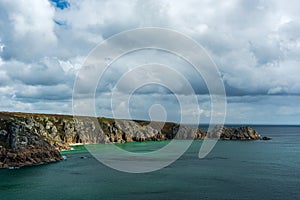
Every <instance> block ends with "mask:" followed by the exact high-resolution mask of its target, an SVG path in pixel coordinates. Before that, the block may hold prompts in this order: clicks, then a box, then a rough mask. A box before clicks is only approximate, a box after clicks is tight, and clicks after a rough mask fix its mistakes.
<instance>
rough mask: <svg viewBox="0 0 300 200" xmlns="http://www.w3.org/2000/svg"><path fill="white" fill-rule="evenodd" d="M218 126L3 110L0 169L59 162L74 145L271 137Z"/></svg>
mask: <svg viewBox="0 0 300 200" xmlns="http://www.w3.org/2000/svg"><path fill="white" fill-rule="evenodd" d="M216 128H217V129H218V130H217V131H214V133H210V132H206V131H203V130H200V129H198V128H195V127H190V126H186V125H180V124H177V123H172V122H167V123H163V122H149V121H133V120H120V119H109V118H94V117H75V118H74V117H73V116H70V115H53V114H34V113H13V112H0V168H13V167H20V166H27V165H38V164H42V163H49V162H56V161H59V160H62V159H63V157H62V155H61V154H60V152H59V150H68V149H70V146H71V145H72V144H97V143H114V142H116V143H124V142H143V141H162V140H171V139H197V140H201V139H205V138H212V139H220V140H260V139H262V140H268V139H270V138H267V137H261V136H260V134H259V133H258V132H257V131H255V130H254V129H253V128H251V127H249V126H244V127H238V128H227V127H222V126H218V127H216ZM179 129H180V134H179V135H178V134H177V132H178V130H179ZM176 134H177V135H176Z"/></svg>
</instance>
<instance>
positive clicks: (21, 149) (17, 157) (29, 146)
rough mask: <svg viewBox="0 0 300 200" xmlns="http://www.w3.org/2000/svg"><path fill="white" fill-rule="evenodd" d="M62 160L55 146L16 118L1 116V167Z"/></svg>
mask: <svg viewBox="0 0 300 200" xmlns="http://www.w3.org/2000/svg"><path fill="white" fill-rule="evenodd" d="M58 160H62V156H61V154H60V153H59V151H58V150H57V149H55V147H53V146H52V145H50V143H49V142H47V141H46V140H44V139H43V138H42V137H41V136H40V135H39V134H38V133H35V132H34V131H33V130H32V129H31V128H30V127H29V126H28V125H27V124H25V123H22V122H21V121H19V120H17V119H15V118H0V168H7V167H20V166H24V165H37V164H42V163H49V162H55V161H58Z"/></svg>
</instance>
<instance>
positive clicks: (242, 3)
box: [0, 0, 300, 124]
mask: <svg viewBox="0 0 300 200" xmlns="http://www.w3.org/2000/svg"><path fill="white" fill-rule="evenodd" d="M299 8H300V2H299V1H297V0H290V1H288V3H287V2H286V1H282V0H270V1H265V0H252V1H248V0H228V1H217V0H200V1H199V0H187V1H181V0H165V1H161V0H147V1H143V0H128V1H127V0H124V1H118V0H81V1H77V0H39V1H36V0H26V1H25V0H20V1H11V0H0V102H1V103H0V111H18V112H37V113H64V114H72V93H73V87H74V81H75V80H76V75H77V74H78V71H79V70H80V69H81V67H82V65H83V63H84V62H85V59H86V57H87V56H88V55H89V53H90V52H91V50H93V49H94V48H95V47H96V45H98V44H99V43H101V42H102V41H104V40H106V39H108V38H110V37H111V36H113V35H115V34H118V33H120V32H122V31H127V30H130V29H135V28H144V27H161V28H168V29H172V30H175V31H178V32H180V33H182V34H184V35H186V36H188V37H190V38H192V39H194V40H195V41H196V42H198V43H199V44H200V45H202V47H203V48H204V49H205V50H206V52H207V53H208V54H209V56H210V57H211V58H212V60H213V61H214V62H215V64H216V66H217V67H218V69H219V72H220V75H221V77H222V80H223V83H224V86H225V90H226V100H227V109H226V110H227V111H226V123H237V124H299V122H300V104H299V102H300V79H299V75H300V56H299V55H300V14H299ZM174 42H175V43H176V41H174ZM154 61H155V62H156V63H162V64H164V65H169V66H173V67H174V68H177V69H180V70H181V73H182V74H183V75H184V76H185V77H186V78H187V80H189V82H190V84H191V85H192V88H193V89H194V91H195V94H196V96H197V100H198V103H199V108H200V109H198V110H197V109H193V108H187V109H185V110H184V111H181V110H180V107H179V104H178V99H176V96H175V95H174V93H173V92H172V91H170V90H169V89H168V88H166V87H162V86H161V85H155V84H153V85H149V86H145V87H140V88H137V90H136V92H135V94H134V95H132V96H131V98H130V100H129V105H130V107H129V108H130V111H129V112H130V114H131V117H132V118H135V119H149V117H150V115H151V117H153V119H161V117H162V116H161V114H160V113H159V112H158V114H157V113H156V114H155V109H161V108H160V107H159V105H160V106H163V107H164V109H165V111H166V113H164V114H166V119H167V120H168V121H180V116H181V115H182V114H183V113H182V112H184V113H185V115H186V116H188V117H189V118H190V119H191V120H192V118H193V117H195V116H197V113H198V114H199V113H200V118H201V119H200V122H201V123H207V122H209V119H210V117H211V112H210V110H211V102H210V96H209V94H208V92H207V88H206V86H205V82H203V80H202V78H201V76H198V75H195V73H194V72H193V70H192V67H191V66H190V65H189V63H186V62H185V61H184V60H182V59H180V58H178V57H176V56H175V57H174V55H171V54H170V53H167V52H162V51H157V50H141V51H139V52H138V53H132V54H129V55H126V56H124V57H122V58H120V59H118V60H116V62H114V63H113V64H112V65H111V68H110V69H109V70H108V71H107V72H106V76H105V78H104V79H103V80H101V82H100V83H99V86H98V88H97V92H96V95H95V98H96V101H95V102H96V105H95V106H96V110H97V115H99V116H105V117H115V116H114V115H113V113H112V105H111V92H112V90H114V89H115V90H117V91H118V93H117V94H118V95H117V96H116V97H115V99H114V102H115V103H114V105H113V106H115V108H116V109H117V110H118V111H119V113H121V114H120V115H119V116H117V117H119V118H122V117H124V116H125V115H124V116H123V115H122V111H123V110H124V112H126V111H127V110H126V109H127V108H124V107H122V105H123V104H122V102H123V101H124V98H125V95H124V93H126V91H127V90H128V88H130V87H136V86H137V85H135V83H138V82H139V81H140V80H142V79H145V77H146V75H145V74H147V78H153V79H154V80H155V78H156V79H158V77H161V76H158V74H157V72H155V71H151V73H143V72H140V73H139V74H134V73H132V74H131V75H130V76H129V77H127V79H128V80H127V81H125V82H124V84H122V85H118V86H117V87H115V84H116V83H117V81H118V79H120V77H121V76H122V74H124V73H126V70H130V69H132V68H131V67H134V66H136V65H142V64H147V63H148V64H149V63H151V62H154ZM144 72H145V71H144ZM159 73H165V74H166V75H165V76H164V77H163V78H164V79H165V80H166V81H167V82H168V83H170V84H172V85H175V86H174V87H175V88H176V91H175V93H176V94H178V95H181V96H182V99H183V100H182V101H183V103H185V104H187V105H188V104H189V101H190V95H191V94H186V93H185V91H186V88H184V87H183V86H182V84H179V83H178V82H179V81H178V80H176V79H174V77H172V76H170V75H168V72H165V71H164V70H163V69H162V70H161V71H160V72H159ZM122 94H123V96H122ZM153 106H154V107H153ZM151 108H152V109H151ZM122 109H123V110H122ZM149 111H150V114H149ZM151 112H153V113H152V114H151Z"/></svg>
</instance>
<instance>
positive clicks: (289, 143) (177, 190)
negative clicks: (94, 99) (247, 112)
mask: <svg viewBox="0 0 300 200" xmlns="http://www.w3.org/2000/svg"><path fill="white" fill-rule="evenodd" d="M254 128H255V129H256V130H258V131H259V132H260V133H261V134H262V135H264V136H269V137H272V140H270V141H219V142H218V143H217V144H216V146H215V148H214V149H213V151H212V152H211V153H210V154H209V155H208V156H207V157H206V158H204V159H199V158H198V157H197V156H198V151H199V148H200V146H201V143H202V141H195V142H194V143H193V144H192V146H191V147H190V148H189V150H188V151H187V152H186V153H185V154H184V155H183V156H182V157H181V158H180V159H179V160H177V161H176V162H174V163H173V164H171V165H169V166H168V167H166V168H164V169H162V170H159V171H155V172H152V173H145V174H129V173H124V172H119V171H116V170H114V169H110V168H108V167H107V166H105V165H103V164H101V163H100V162H98V161H97V160H96V159H95V158H93V156H91V155H90V154H89V153H88V151H87V150H86V149H85V148H84V146H79V147H75V150H74V151H67V152H63V154H64V155H66V156H67V158H68V159H67V160H65V161H62V162H58V163H54V164H48V165H42V166H35V167H26V168H22V169H19V170H6V169H5V170H0V199H1V200H2V199H300V191H299V189H298V188H300V156H299V153H300V127H299V126H255V127H254ZM167 143H168V142H166V141H164V142H145V143H127V144H118V145H119V146H120V147H121V148H123V149H126V150H128V151H132V152H145V151H151V150H155V149H158V148H160V147H162V146H164V145H166V144H167ZM100 148H101V147H100ZM82 156H84V157H86V159H82V158H81V157H82Z"/></svg>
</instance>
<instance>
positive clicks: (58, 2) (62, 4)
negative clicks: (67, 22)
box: [50, 0, 70, 10]
mask: <svg viewBox="0 0 300 200" xmlns="http://www.w3.org/2000/svg"><path fill="white" fill-rule="evenodd" d="M50 2H51V3H52V4H54V5H55V7H56V8H60V9H62V10H63V9H65V8H68V7H70V3H69V2H68V1H67V0H50Z"/></svg>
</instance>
